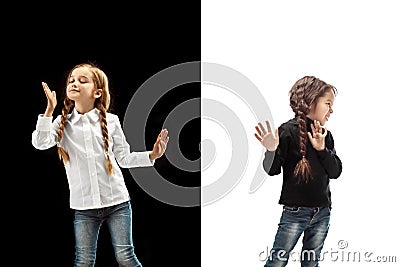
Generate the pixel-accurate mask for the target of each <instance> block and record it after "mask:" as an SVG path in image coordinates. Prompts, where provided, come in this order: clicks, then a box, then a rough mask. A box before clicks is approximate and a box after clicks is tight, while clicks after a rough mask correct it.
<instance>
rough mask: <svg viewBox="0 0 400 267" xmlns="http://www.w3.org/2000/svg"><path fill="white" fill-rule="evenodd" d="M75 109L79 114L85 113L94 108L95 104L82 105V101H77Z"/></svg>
mask: <svg viewBox="0 0 400 267" xmlns="http://www.w3.org/2000/svg"><path fill="white" fill-rule="evenodd" d="M75 109H76V111H78V113H79V114H85V113H88V112H89V111H91V110H92V109H94V104H87V105H82V104H81V103H76V102H75Z"/></svg>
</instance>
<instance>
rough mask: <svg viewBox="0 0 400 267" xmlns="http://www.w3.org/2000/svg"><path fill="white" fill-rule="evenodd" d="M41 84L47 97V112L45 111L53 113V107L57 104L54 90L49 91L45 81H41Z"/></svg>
mask: <svg viewBox="0 0 400 267" xmlns="http://www.w3.org/2000/svg"><path fill="white" fill-rule="evenodd" d="M42 86H43V90H44V93H45V94H46V97H47V108H46V113H47V111H49V112H50V113H53V111H54V109H55V108H56V106H57V97H56V92H55V91H50V88H49V86H48V85H47V83H45V82H42Z"/></svg>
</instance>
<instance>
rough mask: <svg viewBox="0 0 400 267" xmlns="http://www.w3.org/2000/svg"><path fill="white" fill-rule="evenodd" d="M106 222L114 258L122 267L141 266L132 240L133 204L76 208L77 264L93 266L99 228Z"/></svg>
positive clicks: (75, 264)
mask: <svg viewBox="0 0 400 267" xmlns="http://www.w3.org/2000/svg"><path fill="white" fill-rule="evenodd" d="M103 222H106V223H107V226H108V229H109V231H110V236H111V241H112V245H113V247H114V253H115V258H116V260H117V262H118V264H119V266H132V267H139V266H142V265H141V264H140V262H139V260H138V259H137V257H136V255H135V252H134V246H133V241H132V208H131V203H130V202H129V201H128V202H124V203H121V204H118V205H115V206H111V207H106V208H101V209H91V210H75V217H74V232H75V263H74V266H75V267H78V266H85V267H86V266H94V264H95V261H96V250H97V240H98V235H99V231H100V227H101V225H102V224H103Z"/></svg>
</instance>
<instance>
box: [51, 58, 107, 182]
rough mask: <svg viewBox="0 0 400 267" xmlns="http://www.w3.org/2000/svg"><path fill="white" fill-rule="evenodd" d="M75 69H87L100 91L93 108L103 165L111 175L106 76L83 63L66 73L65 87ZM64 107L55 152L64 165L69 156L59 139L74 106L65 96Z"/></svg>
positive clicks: (93, 65)
mask: <svg viewBox="0 0 400 267" xmlns="http://www.w3.org/2000/svg"><path fill="white" fill-rule="evenodd" d="M77 68H88V69H89V70H90V71H91V72H92V74H93V82H94V85H95V88H96V89H102V94H101V97H99V98H96V100H95V102H94V107H95V108H97V109H98V110H99V111H100V113H99V116H100V127H101V132H102V134H103V140H104V151H105V157H106V161H105V165H106V170H107V173H108V174H109V175H111V174H112V173H113V166H112V163H111V159H110V155H109V153H108V150H109V137H108V129H107V120H106V114H107V110H108V109H109V107H110V100H111V97H110V90H109V86H108V78H107V76H106V74H105V73H104V72H103V71H102V70H101V69H100V68H98V67H97V66H96V65H95V64H93V63H83V64H78V65H75V66H74V67H73V68H72V69H71V70H70V72H69V73H68V76H67V85H68V81H69V78H70V77H71V74H72V71H73V70H75V69H77ZM63 103H64V106H63V108H62V112H61V121H60V126H59V128H58V130H57V152H58V156H59V157H60V160H62V161H63V163H64V164H65V163H66V162H68V161H69V154H68V151H66V150H65V149H64V148H63V147H62V146H61V145H60V143H61V139H62V137H63V134H64V130H65V125H66V123H67V119H68V113H69V111H70V110H71V108H72V107H74V106H75V102H74V101H72V100H71V99H69V98H68V97H67V96H65V98H64V102H63Z"/></svg>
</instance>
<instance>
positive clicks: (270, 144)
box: [254, 121, 279, 151]
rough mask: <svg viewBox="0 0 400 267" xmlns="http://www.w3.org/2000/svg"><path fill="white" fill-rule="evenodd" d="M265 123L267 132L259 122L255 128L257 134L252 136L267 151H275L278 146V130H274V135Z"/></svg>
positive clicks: (269, 126)
mask: <svg viewBox="0 0 400 267" xmlns="http://www.w3.org/2000/svg"><path fill="white" fill-rule="evenodd" d="M265 122H266V124H267V130H266V129H265V128H264V126H263V125H262V124H261V122H259V123H258V125H257V126H256V127H255V128H256V131H257V133H255V134H254V136H255V137H256V138H257V140H258V141H260V143H261V144H262V145H263V146H264V147H265V148H266V149H267V150H268V151H275V150H276V148H277V147H278V145H279V133H278V128H276V129H275V134H274V133H272V130H271V125H270V124H269V121H265Z"/></svg>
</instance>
